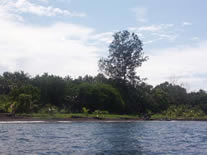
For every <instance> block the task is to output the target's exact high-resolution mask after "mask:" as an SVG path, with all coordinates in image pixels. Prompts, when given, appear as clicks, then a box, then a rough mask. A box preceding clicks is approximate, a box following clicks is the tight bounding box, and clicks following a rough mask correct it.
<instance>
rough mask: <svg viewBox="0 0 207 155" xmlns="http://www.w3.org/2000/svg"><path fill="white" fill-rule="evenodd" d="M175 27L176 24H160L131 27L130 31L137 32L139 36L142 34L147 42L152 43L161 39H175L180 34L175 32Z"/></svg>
mask: <svg viewBox="0 0 207 155" xmlns="http://www.w3.org/2000/svg"><path fill="white" fill-rule="evenodd" d="M174 29H175V28H174V24H160V25H149V26H141V27H130V28H129V30H130V31H133V32H136V33H137V34H138V35H139V36H141V38H142V39H143V40H144V43H145V44H151V43H154V42H156V41H160V40H167V41H174V40H175V39H176V38H177V36H178V34H176V33H175V32H174ZM146 36H147V37H146Z"/></svg>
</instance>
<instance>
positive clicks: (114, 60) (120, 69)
mask: <svg viewBox="0 0 207 155" xmlns="http://www.w3.org/2000/svg"><path fill="white" fill-rule="evenodd" d="M113 37H114V40H113V41H112V43H111V44H110V45H109V56H108V57H107V58H102V59H100V60H99V69H100V71H102V72H103V73H105V74H106V75H107V76H109V77H110V78H112V79H122V80H124V82H127V81H128V82H130V83H134V82H135V81H137V80H139V77H138V76H136V71H135V69H136V68H137V67H140V66H141V65H142V62H144V61H146V60H147V57H145V56H144V53H143V52H142V50H143V48H142V46H143V44H142V42H141V40H140V39H139V37H138V36H137V35H136V34H135V33H132V34H130V32H128V31H120V32H117V33H115V34H114V35H113Z"/></svg>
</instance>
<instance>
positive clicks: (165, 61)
mask: <svg viewBox="0 0 207 155" xmlns="http://www.w3.org/2000/svg"><path fill="white" fill-rule="evenodd" d="M206 14H207V1H206V0H139V1H138V0H127V1H126V0H102V1H101V0H0V73H3V72H5V71H20V70H23V71H25V72H27V73H29V74H31V75H36V74H42V73H44V72H48V73H50V74H56V75H61V76H66V75H70V76H72V77H78V76H79V75H82V76H83V75H86V74H89V75H96V74H97V72H98V68H97V61H98V59H99V58H100V57H104V56H107V54H108V45H109V43H110V42H111V40H112V37H111V36H112V34H113V33H114V32H117V31H120V30H129V31H131V32H136V33H137V34H138V35H139V37H140V39H141V40H142V41H143V43H144V52H145V55H147V56H149V60H148V61H147V62H145V63H144V64H143V65H142V67H141V68H138V69H137V74H138V75H141V77H143V78H145V77H146V78H147V81H146V82H147V83H149V84H152V85H156V84H159V83H161V82H164V81H171V82H172V81H176V82H177V83H179V84H181V83H182V84H184V86H185V87H186V88H187V89H189V90H198V89H199V88H202V89H206V90H207V70H206V68H207V31H206V27H207V22H206V20H205V15H206Z"/></svg>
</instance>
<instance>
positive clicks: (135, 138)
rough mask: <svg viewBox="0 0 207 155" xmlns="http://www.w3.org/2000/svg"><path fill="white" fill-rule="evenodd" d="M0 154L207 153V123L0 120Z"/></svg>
mask: <svg viewBox="0 0 207 155" xmlns="http://www.w3.org/2000/svg"><path fill="white" fill-rule="evenodd" d="M0 154H15V155H16V154H77V155H79V154H100V155H102V154H132V155H134V154H207V123H206V122H159V121H157V122H131V123H130V122H128V123H124V122H107V123H106V122H69V123H67V122H59V123H44V122H34V123H20V122H17V123H15V124H14V123H13V124H10V123H0Z"/></svg>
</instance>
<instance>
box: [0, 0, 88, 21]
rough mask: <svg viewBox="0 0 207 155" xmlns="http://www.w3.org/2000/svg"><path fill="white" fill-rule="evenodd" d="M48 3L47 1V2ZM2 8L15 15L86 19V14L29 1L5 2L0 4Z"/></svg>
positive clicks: (15, 0)
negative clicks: (61, 16) (26, 14)
mask: <svg viewBox="0 0 207 155" xmlns="http://www.w3.org/2000/svg"><path fill="white" fill-rule="evenodd" d="M45 2H47V1H45ZM0 5H1V8H3V9H4V10H6V11H7V12H10V13H11V12H13V13H31V14H35V15H38V16H56V15H64V16H72V17H84V16H86V14H85V13H76V12H71V11H68V10H62V9H60V8H54V7H53V6H43V5H38V4H35V3H32V2H30V1H29V0H3V3H2V4H0Z"/></svg>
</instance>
